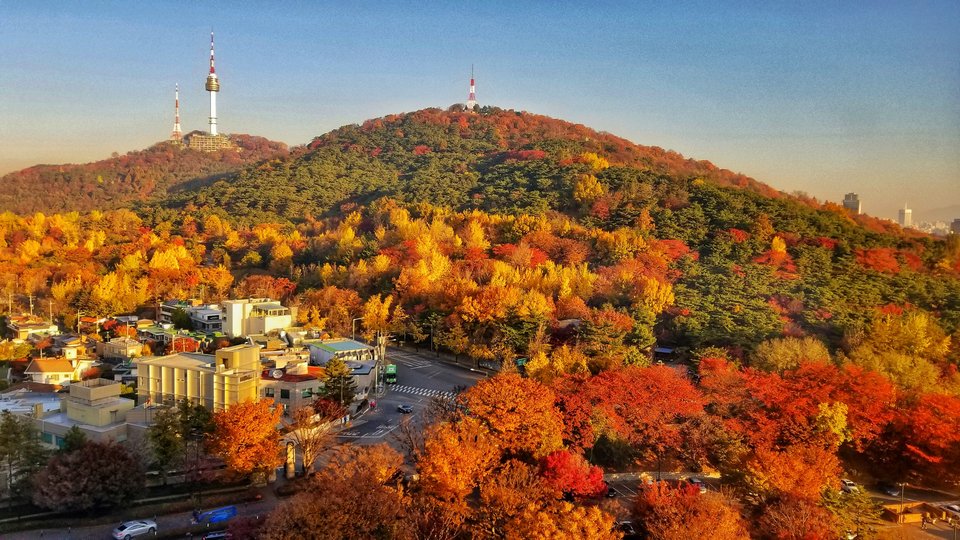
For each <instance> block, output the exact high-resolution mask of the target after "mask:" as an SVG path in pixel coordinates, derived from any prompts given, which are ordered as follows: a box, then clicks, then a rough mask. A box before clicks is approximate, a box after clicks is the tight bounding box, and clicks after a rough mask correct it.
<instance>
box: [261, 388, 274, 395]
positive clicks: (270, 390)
mask: <svg viewBox="0 0 960 540" xmlns="http://www.w3.org/2000/svg"><path fill="white" fill-rule="evenodd" d="M263 395H264V397H273V396H274V394H273V388H264V389H263Z"/></svg>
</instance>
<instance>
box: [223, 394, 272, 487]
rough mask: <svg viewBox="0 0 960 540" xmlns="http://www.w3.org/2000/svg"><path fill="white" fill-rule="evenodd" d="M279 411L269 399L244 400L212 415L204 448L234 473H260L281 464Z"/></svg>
mask: <svg viewBox="0 0 960 540" xmlns="http://www.w3.org/2000/svg"><path fill="white" fill-rule="evenodd" d="M282 414H283V411H282V410H281V409H279V408H273V401H272V400H266V399H263V400H259V401H250V400H248V401H244V402H243V403H238V404H236V405H233V406H232V407H230V408H228V409H225V410H222V411H218V412H217V413H215V414H214V416H213V421H214V425H215V428H214V432H213V434H212V435H211V437H210V438H209V440H208V441H207V448H208V450H209V451H210V453H211V454H214V455H216V456H217V457H219V458H220V459H222V460H223V461H224V463H226V465H227V468H228V469H230V470H231V471H233V472H234V473H236V474H240V475H249V474H252V473H258V474H264V473H266V472H268V471H271V470H273V469H274V468H276V467H277V466H279V465H280V463H281V458H280V432H279V431H277V425H278V424H279V423H280V417H281V415H282Z"/></svg>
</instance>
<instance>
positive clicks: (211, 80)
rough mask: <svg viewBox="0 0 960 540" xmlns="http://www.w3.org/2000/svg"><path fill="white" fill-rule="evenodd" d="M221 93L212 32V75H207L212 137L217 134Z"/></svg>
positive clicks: (211, 33)
mask: <svg viewBox="0 0 960 540" xmlns="http://www.w3.org/2000/svg"><path fill="white" fill-rule="evenodd" d="M219 91H220V81H219V80H218V79H217V70H216V69H214V67H213V32H210V75H207V92H210V135H216V134H217V92H219Z"/></svg>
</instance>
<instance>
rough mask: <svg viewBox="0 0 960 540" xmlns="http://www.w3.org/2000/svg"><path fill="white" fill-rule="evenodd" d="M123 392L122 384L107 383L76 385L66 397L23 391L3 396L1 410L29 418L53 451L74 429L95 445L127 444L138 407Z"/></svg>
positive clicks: (43, 392) (102, 380)
mask: <svg viewBox="0 0 960 540" xmlns="http://www.w3.org/2000/svg"><path fill="white" fill-rule="evenodd" d="M38 390H41V389H38ZM120 390H121V384H120V383H118V382H115V381H110V380H106V379H91V380H88V381H79V382H76V383H73V384H72V385H70V393H69V394H67V396H66V397H63V396H62V395H61V394H56V393H52V392H45V391H28V390H27V389H22V390H21V391H15V392H8V393H4V394H3V395H2V396H0V410H4V411H9V412H11V413H13V414H16V415H19V416H22V417H25V418H29V419H30V420H31V421H32V422H33V425H34V427H36V429H37V431H38V432H39V433H40V440H41V441H43V442H44V443H46V444H47V445H50V446H52V447H57V448H61V447H62V446H63V443H64V437H66V435H67V433H68V432H69V431H70V429H71V428H73V427H76V428H78V429H79V430H80V431H81V432H82V433H83V434H84V435H86V437H87V439H88V440H91V441H95V442H107V441H114V442H124V441H126V440H127V438H128V430H127V424H126V420H127V413H128V412H129V411H130V410H131V409H133V405H134V403H133V400H131V399H126V398H122V397H120Z"/></svg>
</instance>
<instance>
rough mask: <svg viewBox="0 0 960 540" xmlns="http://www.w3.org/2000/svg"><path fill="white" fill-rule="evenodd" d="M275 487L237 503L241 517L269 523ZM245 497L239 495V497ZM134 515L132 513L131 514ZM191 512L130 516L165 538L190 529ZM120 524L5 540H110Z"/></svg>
mask: <svg viewBox="0 0 960 540" xmlns="http://www.w3.org/2000/svg"><path fill="white" fill-rule="evenodd" d="M272 488H273V486H268V487H265V488H261V490H260V493H261V495H262V496H263V499H262V500H260V501H255V502H246V503H237V515H238V516H257V517H258V518H259V519H266V516H267V515H268V514H269V513H270V512H271V511H272V510H273V508H274V507H275V506H276V505H277V497H276V495H275V494H274V493H273V489H272ZM240 496H242V494H240V495H238V497H240ZM131 512H132V513H133V511H131ZM191 517H192V516H191V513H190V512H179V513H176V514H168V515H165V516H145V515H136V516H134V515H131V516H130V519H153V520H154V521H156V522H157V532H158V533H160V534H163V532H164V531H169V530H173V529H180V528H182V527H186V526H189V525H190V518H191ZM118 524H119V522H118V523H109V524H105V525H88V526H79V527H72V528H68V529H47V530H44V529H34V530H31V531H22V532H15V533H6V534H4V535H3V540H36V539H40V538H42V539H43V540H48V539H53V540H104V539H108V538H111V535H112V533H113V528H114V527H116V526H117V525H118ZM223 528H226V527H219V526H216V527H212V528H211V529H210V530H218V529H223ZM138 538H144V539H150V538H153V536H140V537H138Z"/></svg>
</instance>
